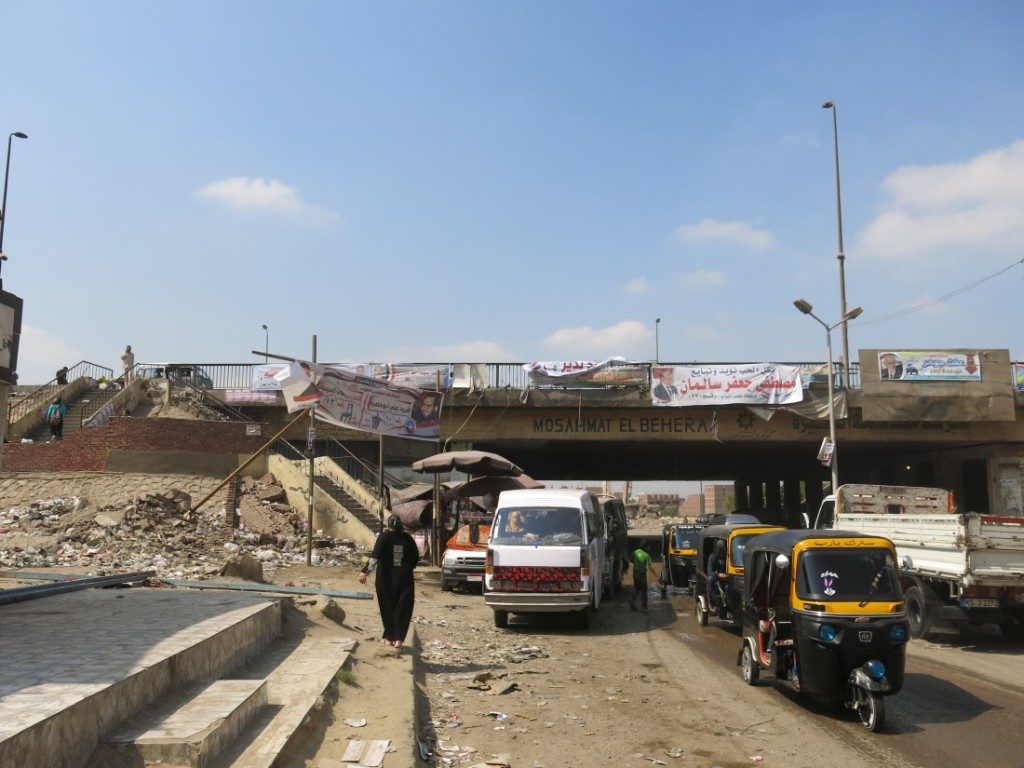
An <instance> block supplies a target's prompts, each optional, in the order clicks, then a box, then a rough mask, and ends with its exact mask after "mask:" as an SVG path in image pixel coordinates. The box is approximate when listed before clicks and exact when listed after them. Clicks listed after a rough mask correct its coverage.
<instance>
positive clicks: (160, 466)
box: [3, 417, 266, 476]
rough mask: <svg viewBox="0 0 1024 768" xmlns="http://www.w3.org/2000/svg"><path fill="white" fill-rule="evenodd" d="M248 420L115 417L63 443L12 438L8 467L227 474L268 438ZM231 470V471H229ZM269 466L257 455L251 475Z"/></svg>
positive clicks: (7, 450)
mask: <svg viewBox="0 0 1024 768" xmlns="http://www.w3.org/2000/svg"><path fill="white" fill-rule="evenodd" d="M252 426H253V425H251V424H249V425H247V424H245V423H243V422H224V421H197V420H194V419H133V418H130V417H114V418H112V419H111V420H110V422H109V423H108V424H106V425H104V426H102V427H91V428H87V429H80V430H75V431H74V432H73V433H71V434H69V435H68V436H67V437H66V438H65V439H64V440H63V441H62V442H60V443H7V444H6V445H4V447H3V449H4V458H3V468H4V470H5V471H7V472H46V471H59V470H63V471H70V472H76V471H96V472H100V471H105V470H110V471H119V472H129V471H138V472H186V473H196V474H206V475H212V476H224V475H226V474H227V473H228V472H229V471H231V470H233V469H235V468H237V467H238V466H239V464H241V463H242V461H244V460H245V459H246V458H248V457H249V456H250V455H252V454H253V453H255V452H256V451H258V450H259V449H260V448H261V447H262V445H263V443H264V441H265V439H266V437H265V435H266V429H265V428H263V427H260V425H256V426H258V427H260V429H259V432H260V433H261V434H258V435H248V434H246V431H247V430H246V428H247V427H252ZM225 470H226V471H225ZM265 471H266V463H265V461H264V460H257V461H256V462H254V463H253V464H251V465H250V466H249V467H248V468H247V469H246V473H247V474H252V475H261V474H263V473H264V472H265Z"/></svg>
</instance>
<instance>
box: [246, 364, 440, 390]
mask: <svg viewBox="0 0 1024 768" xmlns="http://www.w3.org/2000/svg"><path fill="white" fill-rule="evenodd" d="M287 367H288V363H273V364H270V365H254V366H253V369H252V386H251V387H250V389H254V390H261V389H281V382H280V381H278V379H277V375H278V374H279V373H280V372H281V371H283V370H285V369H286V368H287ZM323 367H324V368H328V369H333V370H338V371H348V372H349V373H355V374H357V375H359V376H372V377H373V378H375V379H380V380H381V381H389V382H391V383H392V384H398V385H399V386H403V387H417V388H419V389H438V388H440V389H448V388H449V387H450V386H451V381H452V375H451V366H449V365H399V364H396V363H338V364H331V365H325V366H323Z"/></svg>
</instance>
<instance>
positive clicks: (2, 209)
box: [0, 131, 28, 288]
mask: <svg viewBox="0 0 1024 768" xmlns="http://www.w3.org/2000/svg"><path fill="white" fill-rule="evenodd" d="M14 138H18V139H27V138H28V134H27V133H24V132H22V131H12V132H11V133H9V134H7V164H6V165H5V167H4V198H3V203H0V256H2V254H3V252H4V227H5V226H6V225H7V180H8V178H9V177H10V175H11V139H14ZM6 258H7V257H6V256H3V257H2V258H0V269H2V268H3V264H4V260H5V259H6ZM2 287H3V280H0V288H2Z"/></svg>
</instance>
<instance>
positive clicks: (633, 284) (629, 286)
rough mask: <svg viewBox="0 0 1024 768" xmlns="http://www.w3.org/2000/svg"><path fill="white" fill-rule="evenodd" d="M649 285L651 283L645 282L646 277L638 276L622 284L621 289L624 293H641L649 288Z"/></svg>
mask: <svg viewBox="0 0 1024 768" xmlns="http://www.w3.org/2000/svg"><path fill="white" fill-rule="evenodd" d="M650 287H651V284H650V283H648V282H647V278H646V277H638V278H635V279H633V280H630V281H629V282H628V283H626V284H625V285H624V286H622V290H623V292H624V293H643V292H645V291H647V290H649V289H650Z"/></svg>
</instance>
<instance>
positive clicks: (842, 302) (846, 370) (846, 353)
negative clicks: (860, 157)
mask: <svg viewBox="0 0 1024 768" xmlns="http://www.w3.org/2000/svg"><path fill="white" fill-rule="evenodd" d="M821 108H822V109H831V110H832V147H833V149H834V155H835V163H836V226H837V229H838V231H839V254H838V256H836V258H837V259H838V260H839V314H840V315H843V316H845V315H846V253H845V251H844V250H843V197H842V194H841V193H840V188H839V121H838V119H837V118H836V105H835V102H831V101H826V102H825V103H824V104H822V105H821ZM842 325H843V386H844V387H846V389H849V388H850V334H849V332H848V331H847V328H846V321H845V320H843V321H842Z"/></svg>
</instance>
